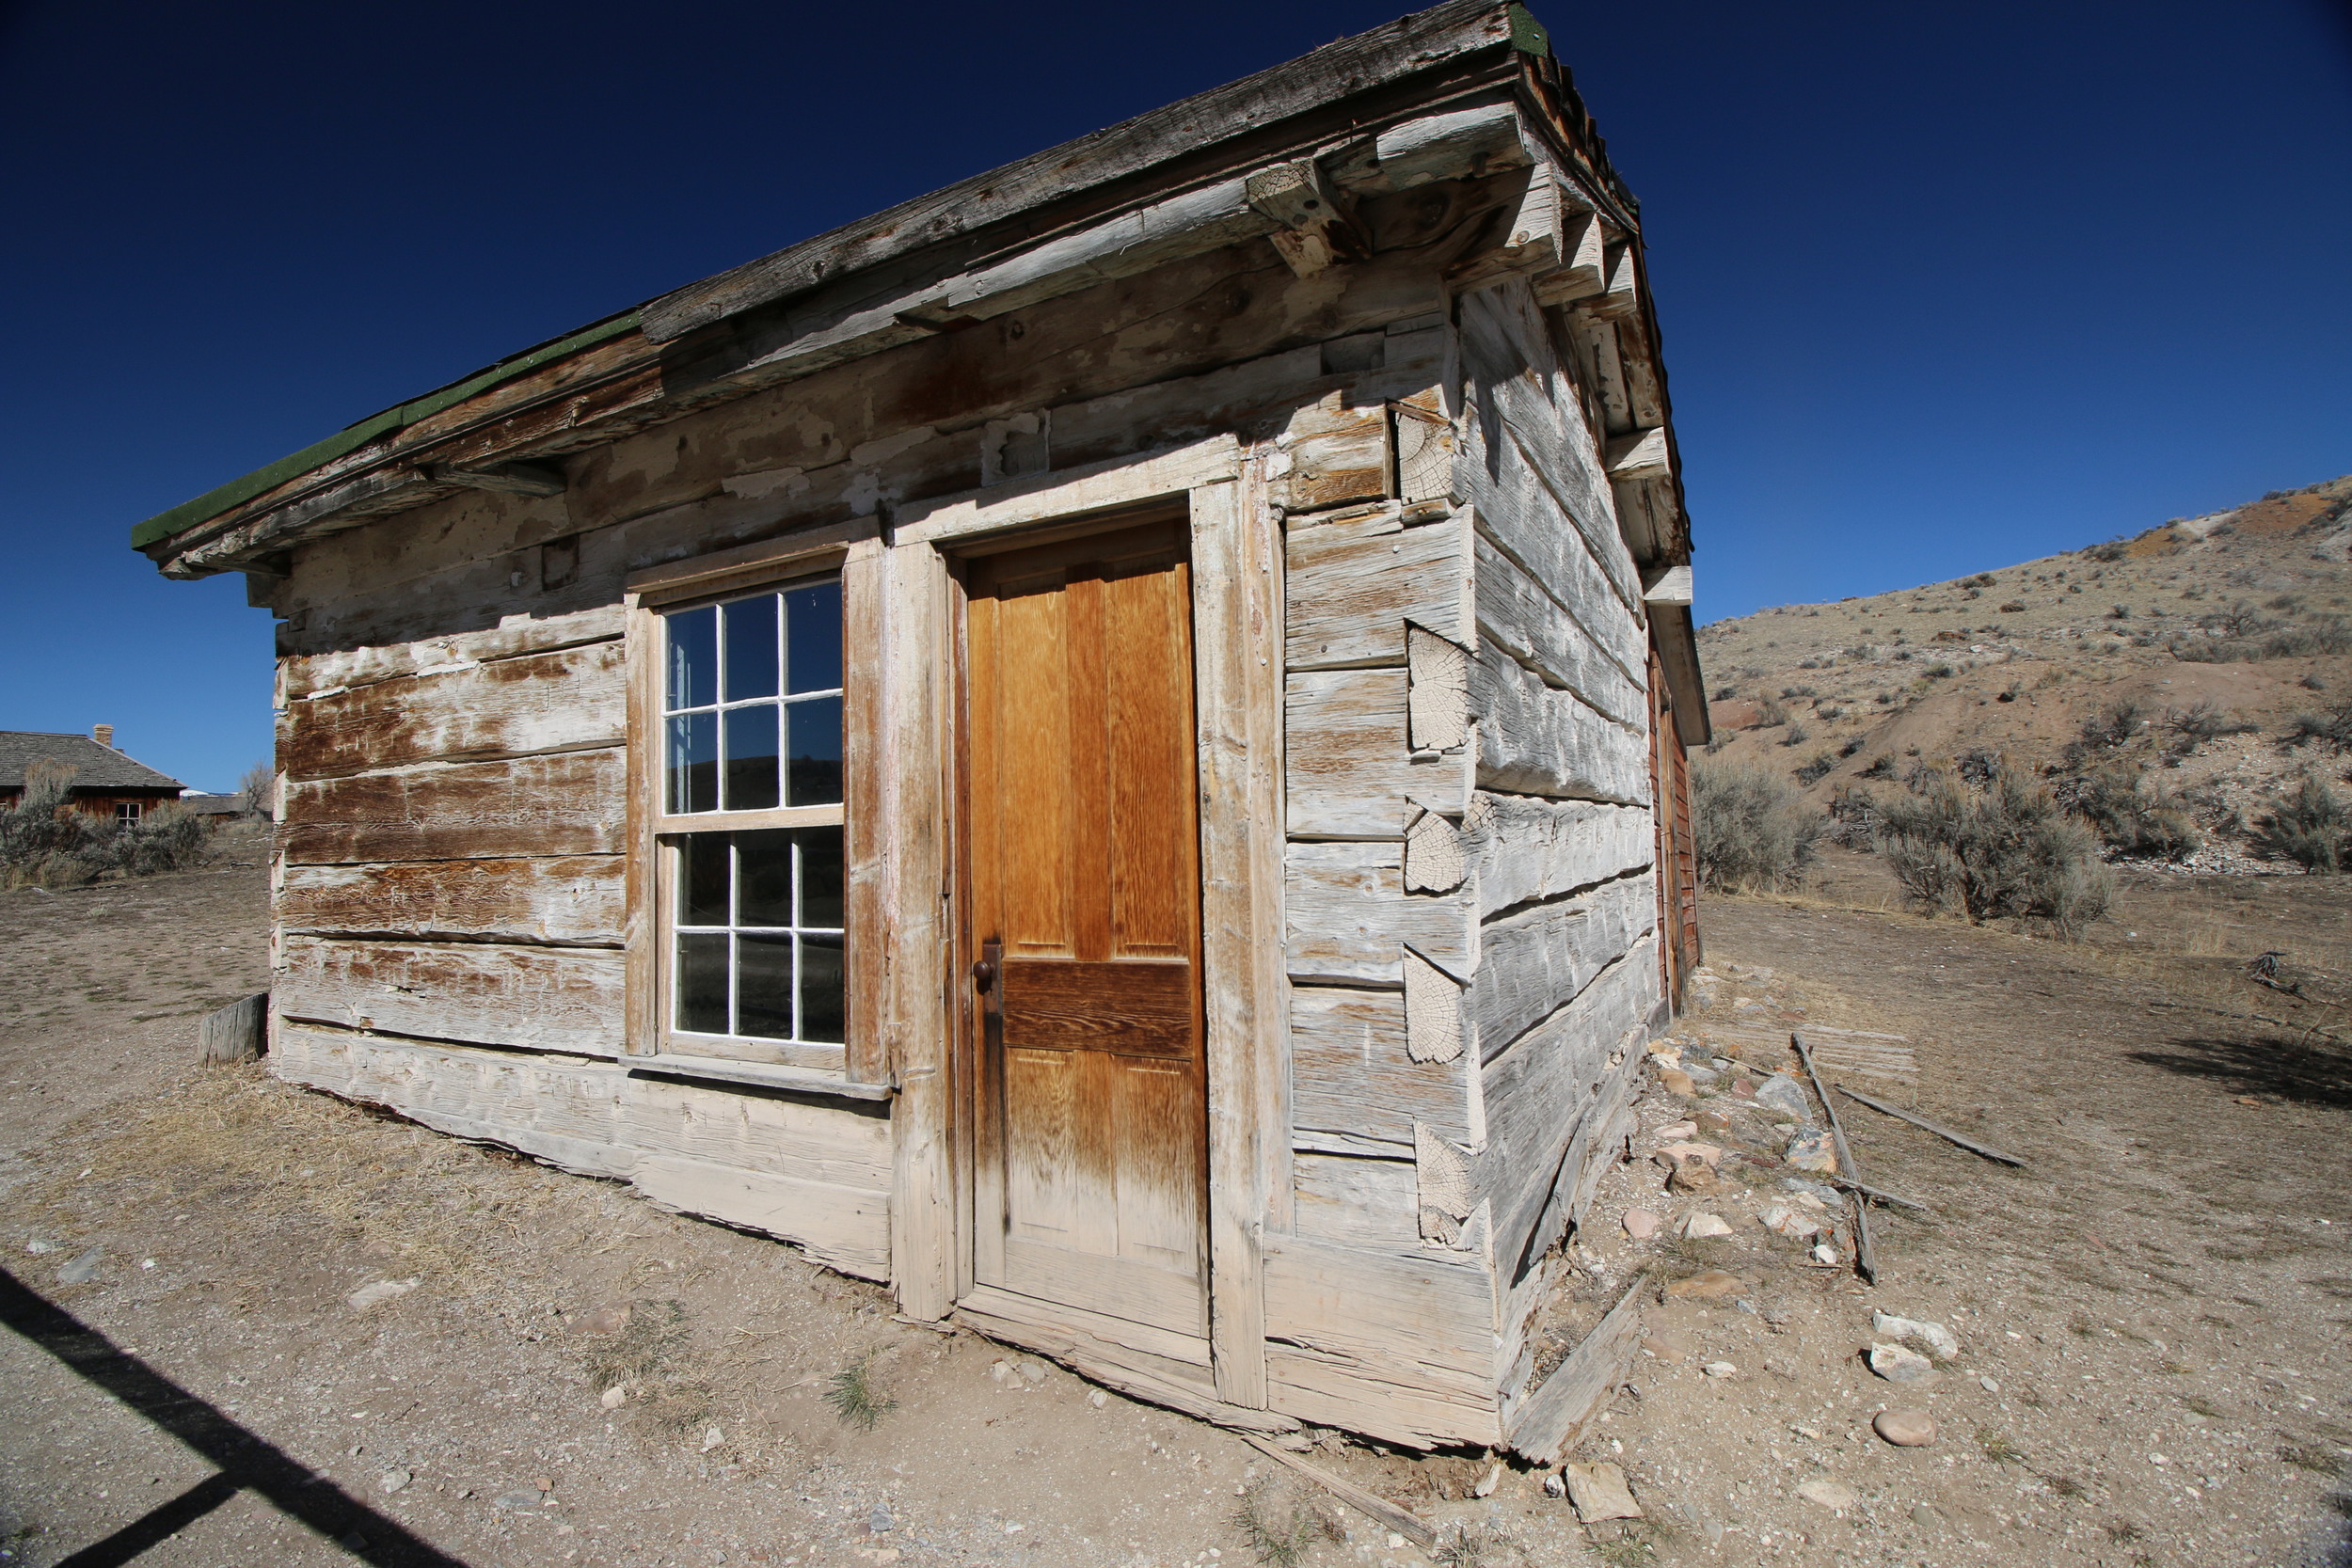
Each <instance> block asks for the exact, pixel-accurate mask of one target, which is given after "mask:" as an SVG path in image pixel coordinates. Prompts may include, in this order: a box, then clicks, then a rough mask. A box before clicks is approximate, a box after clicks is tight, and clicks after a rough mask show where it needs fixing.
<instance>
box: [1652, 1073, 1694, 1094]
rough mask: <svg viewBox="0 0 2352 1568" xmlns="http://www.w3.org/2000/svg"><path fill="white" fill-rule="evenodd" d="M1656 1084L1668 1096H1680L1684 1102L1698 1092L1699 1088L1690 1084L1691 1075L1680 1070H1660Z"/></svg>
mask: <svg viewBox="0 0 2352 1568" xmlns="http://www.w3.org/2000/svg"><path fill="white" fill-rule="evenodd" d="M1658 1082H1659V1084H1660V1085H1661V1086H1662V1087H1663V1088H1664V1089H1665V1091H1666V1092H1667V1093H1668V1094H1676V1095H1680V1096H1681V1097H1682V1098H1683V1099H1685V1100H1688V1099H1689V1098H1691V1096H1692V1095H1694V1094H1696V1093H1698V1092H1699V1086H1698V1085H1696V1084H1694V1083H1692V1082H1691V1075H1690V1074H1689V1073H1687V1072H1685V1071H1683V1070H1682V1069H1680V1068H1674V1067H1670V1068H1663V1069H1660V1071H1659V1074H1658Z"/></svg>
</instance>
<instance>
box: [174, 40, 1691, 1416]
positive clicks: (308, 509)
mask: <svg viewBox="0 0 2352 1568" xmlns="http://www.w3.org/2000/svg"><path fill="white" fill-rule="evenodd" d="M134 543H135V546H137V547H138V548H140V549H142V550H144V551H145V552H146V553H147V554H148V555H149V556H151V558H152V559H153V560H154V561H155V562H157V563H158V564H159V565H160V566H161V568H162V570H163V571H164V572H165V574H166V575H167V576H170V577H174V578H197V577H203V576H207V575H211V574H216V573H222V572H241V573H243V574H245V576H246V578H247V581H248V583H249V585H250V594H251V597H252V599H253V600H254V602H255V603H257V604H260V605H264V606H266V607H268V609H269V610H271V611H272V613H273V614H274V615H275V616H276V617H277V620H278V650H279V657H278V682H277V697H276V702H277V708H278V743H277V768H278V785H277V787H278V802H277V816H278V823H279V827H278V840H277V845H276V849H275V859H274V867H275V869H274V873H273V878H274V880H273V898H274V911H275V915H274V923H275V936H274V941H275V965H276V971H275V981H274V985H273V988H272V991H271V998H270V1008H269V1053H268V1061H269V1063H270V1064H271V1069H272V1070H274V1071H275V1072H276V1073H278V1075H279V1076H281V1077H283V1078H286V1079H289V1080H292V1081H293V1082H294V1083H297V1084H302V1085H311V1086H314V1087H316V1088H318V1089H322V1090H326V1091H328V1092H331V1093H333V1094H336V1095H340V1096H344V1097H347V1098H349V1099H352V1100H355V1101H365V1102H369V1103H373V1104H375V1105H380V1106H384V1107H389V1108H390V1109H391V1110H393V1111H395V1112H398V1113H399V1114H401V1115H403V1116H405V1117H412V1118H414V1119H415V1120H417V1121H419V1122H421V1123H423V1124H425V1125H426V1126H429V1127H432V1128H437V1129H439V1130H441V1131H443V1132H448V1133H451V1134H454V1135H456V1136H459V1137H463V1138H469V1139H477V1140H482V1141H485V1142H489V1143H494V1144H498V1145H502V1146H506V1147H509V1148H515V1149H518V1150H522V1151H524V1152H526V1153H528V1154H530V1155H532V1156H535V1157H536V1158H538V1159H540V1160H543V1161H546V1162H548V1163H550V1164H555V1165H558V1166H562V1167H564V1168H566V1169H569V1170H572V1171H577V1172H581V1173H586V1174H588V1175H593V1176H597V1177H603V1178H608V1179H611V1180H616V1181H623V1182H628V1183H630V1184H632V1185H633V1187H634V1188H635V1189H636V1191H637V1192H639V1193H640V1194H642V1195H643V1196H644V1197H645V1198H647V1199H649V1200H651V1201H653V1202H655V1203H658V1204H660V1205H663V1206H666V1207H668V1208H670V1209H672V1210H675V1211H679V1212H687V1213H691V1214H696V1215H702V1216H707V1217H708V1218H710V1219H713V1220H717V1221H721V1222H723V1223H725V1224H727V1225H729V1226H733V1227H739V1228H742V1229H744V1230H748V1231H754V1232H757V1233H760V1234H762V1235H765V1236H769V1237H773V1238H776V1239H778V1240H779V1241H782V1242H786V1243H791V1244H792V1245H794V1246H796V1247H799V1248H801V1249H803V1251H804V1252H805V1253H806V1255H807V1256H808V1257H809V1258H811V1259H815V1260H817V1261H818V1262H820V1263H823V1264H825V1265H827V1266H830V1267H831V1268H834V1269H836V1270H840V1271H843V1272H845V1273H848V1274H850V1275H860V1276H864V1277H866V1278H867V1279H871V1280H876V1281H881V1282H884V1283H886V1285H887V1286H888V1288H889V1290H890V1291H892V1292H893V1293H894V1295H895V1298H896V1300H897V1302H898V1306H899V1307H900V1309H901V1311H902V1312H903V1313H904V1314H906V1315H908V1316H910V1317H912V1318H915V1319H919V1320H925V1321H939V1320H946V1319H952V1320H954V1321H956V1322H959V1323H963V1324H966V1325H969V1326H971V1327H974V1328H976V1329H977V1330H980V1331H982V1332H985V1333H987V1334H990V1335H993V1336H996V1337H998V1338H1002V1339H1004V1340H1007V1341H1009V1342H1012V1343H1016V1344H1020V1345H1024V1346H1028V1347H1031V1348H1033V1349H1035V1350H1037V1351H1040V1352H1041V1353H1043V1354H1048V1355H1051V1356H1055V1357H1057V1358H1058V1359H1060V1360H1062V1361H1063V1362H1065V1363H1067V1364H1068V1365H1070V1366H1072V1367H1073V1368H1075V1369H1077V1370H1080V1371H1082V1372H1084V1373H1086V1374H1087V1375H1089V1376H1091V1377H1094V1378H1096V1379H1098V1380H1100V1381H1102V1382H1104V1383H1106V1384H1108V1385H1111V1386H1116V1387H1118V1388H1120V1389H1122V1390H1124V1391H1126V1392H1128V1393H1131V1394H1133V1395H1136V1397H1139V1398H1144V1399H1149V1400H1153V1401H1157V1402H1162V1403H1164V1404H1167V1405H1169V1406H1173V1407H1176V1408H1178V1409H1182V1410H1185V1411H1189V1412H1191V1413H1194V1414H1196V1415H1200V1416H1202V1417H1205V1418H1211V1419H1216V1420H1219V1421H1224V1422H1227V1423H1230V1424H1232V1425H1235V1426H1239V1427H1242V1428H1245V1429H1252V1430H1259V1431H1279V1430H1287V1429H1291V1428H1295V1427H1296V1426H1298V1425H1299V1424H1300V1423H1302V1422H1312V1423H1320V1424H1324V1425H1328V1426H1333V1427H1339V1428H1344V1429H1347V1430H1350V1431H1354V1432H1359V1433H1368V1434H1371V1435H1374V1436H1376V1437H1379V1438H1381V1439H1384V1440H1387V1441H1390V1442H1393V1443H1399V1444H1406V1445H1413V1446H1419V1447H1435V1446H1440V1445H1462V1444H1484V1445H1505V1444H1508V1445H1512V1446H1515V1447H1517V1448H1518V1449H1520V1450H1521V1451H1523V1452H1528V1453H1535V1454H1541V1453H1543V1452H1546V1451H1550V1450H1556V1449H1558V1448H1559V1446H1560V1445H1561V1443H1562V1441H1563V1440H1564V1438H1565V1435H1566V1434H1568V1433H1572V1432H1573V1430H1574V1428H1575V1427H1576V1425H1577V1424H1578V1423H1579V1422H1581V1420H1582V1419H1583V1418H1584V1417H1585V1416H1586V1415H1587V1414H1589V1412H1590V1408H1591V1405H1592V1403H1593V1402H1594V1398H1595V1395H1594V1394H1593V1391H1592V1390H1593V1389H1594V1388H1595V1387H1598V1388H1601V1389H1604V1390H1605V1388H1606V1386H1608V1384H1609V1383H1610V1382H1611V1381H1612V1376H1611V1374H1610V1372H1609V1370H1608V1368H1607V1366H1606V1365H1605V1363H1606V1361H1607V1358H1608V1355H1609V1354H1616V1355H1619V1356H1622V1354H1623V1350H1624V1336H1623V1334H1622V1333H1621V1332H1619V1331H1618V1330H1617V1329H1615V1328H1610V1329H1609V1330H1608V1332H1607V1333H1605V1334H1600V1335H1597V1336H1595V1341H1594V1344H1595V1346H1597V1347H1598V1348H1593V1347H1587V1346H1580V1347H1579V1348H1578V1350H1577V1352H1576V1353H1575V1354H1573V1355H1571V1356H1569V1358H1568V1360H1567V1361H1566V1362H1564V1363H1560V1364H1559V1365H1558V1366H1557V1367H1553V1366H1551V1365H1549V1363H1550V1362H1553V1361H1556V1360H1557V1359H1558V1358H1557V1356H1556V1355H1547V1356H1544V1357H1542V1358H1541V1360H1540V1362H1539V1356H1538V1346H1537V1344H1536V1339H1537V1338H1538V1336H1537V1335H1536V1334H1535V1332H1534V1328H1533V1326H1532V1325H1533V1323H1534V1318H1535V1314H1536V1311H1537V1308H1538V1307H1539V1306H1540V1305H1541V1304H1542V1302H1543V1300H1544V1298H1545V1296H1546V1293H1547V1291H1549V1289H1550V1288H1551V1286H1552V1285H1553V1283H1554V1281H1555V1280H1556V1278H1557V1275H1558V1270H1559V1269H1560V1268H1561V1266H1562V1264H1561V1243H1562V1242H1563V1240H1564V1238H1566V1237H1568V1236H1569V1235H1571V1234H1572V1232H1573V1229H1574V1227H1576V1226H1577V1225H1578V1224H1579V1223H1580V1222H1581V1219H1582V1216H1583V1212H1584V1208H1585V1206H1586V1204H1587V1202H1588V1201H1589V1199H1590V1196H1591V1194H1592V1192H1593V1189H1594V1185H1595V1183H1596V1182H1597V1180H1598V1178H1599V1176H1600V1174H1601V1173H1602V1172H1603V1171H1604V1170H1605V1169H1606V1168H1607V1166H1608V1164H1610V1163H1611V1162H1612V1161H1613V1160H1614V1159H1617V1158H1619V1157H1621V1155H1622V1154H1623V1152H1624V1150H1625V1148H1627V1132H1628V1129H1629V1125H1630V1123H1629V1111H1628V1109H1627V1107H1628V1103H1629V1091H1630V1086H1631V1085H1632V1083H1633V1079H1634V1074H1635V1073H1636V1071H1637V1070H1638V1069H1639V1066H1640V1064H1641V1062H1642V1060H1643V1054H1644V1053H1643V1048H1644V1045H1645V1041H1646V1039H1647V1038H1648V1037H1649V1036H1650V1034H1651V1032H1653V1031H1654V1030H1656V1029H1657V1028H1659V1027H1660V1026H1661V1023H1662V1022H1663V1021H1664V1020H1666V1019H1667V1018H1668V1017H1670V1016H1671V1010H1672V1007H1673V1006H1674V998H1675V996H1676V994H1677V989H1678V986H1679V982H1680V977H1681V975H1682V974H1683V973H1684V972H1685V971H1686V970H1687V969H1688V968H1689V967H1690V966H1691V965H1692V963H1693V962H1694V961H1695V958H1696V952H1695V949H1696V941H1697V937H1696V926H1695V920H1694V902H1693V901H1694V897H1695V893H1694V885H1693V880H1692V870H1691V856H1690V851H1689V847H1688V845H1689V828H1688V822H1687V797H1686V792H1685V790H1684V787H1683V775H1684V757H1685V750H1686V748H1688V747H1690V746H1692V745H1696V744H1699V743H1702V742H1703V741H1704V740H1705V739H1706V737H1707V733H1708V732H1707V719H1706V706H1705V703H1704V700H1703V694H1702V689H1701V683H1700V676H1699V669H1698V662H1697V657H1696V652H1695V646H1694V642H1693V638H1692V624H1691V616H1690V598H1691V593H1690V582H1691V577H1690V564H1689V563H1690V553H1691V546H1690V531H1689V527H1688V524H1687V521H1686V518H1685V515H1684V508H1683V500H1682V491H1681V483H1680V478H1679V471H1678V467H1677V451H1676V446H1675V440H1674V434H1673V429H1672V426H1671V424H1670V422H1669V420H1668V404H1667V395H1666V379H1665V374H1664V371H1663V367H1662V365H1661V361H1660V357H1659V340H1658V330H1657V325H1656V317H1655V312H1654V310H1653V309H1652V305H1651V301H1650V296H1649V292H1648V288H1647V286H1646V274H1645V263H1644V256H1643V250H1642V243H1641V225H1640V211H1639V208H1638V206H1637V205H1636V204H1635V202H1634V199H1633V198H1632V196H1631V195H1630V194H1629V192H1628V191H1627V189H1626V188H1625V186H1624V185H1623V184H1622V182H1620V181H1619V180H1618V178H1617V176H1616V175H1615V174H1614V173H1613V170H1612V168H1611V166H1610V165H1609V162H1608V160H1607V158H1606V156H1605V153H1604V150H1603V146H1602V143H1601V140H1600V138H1599V136H1598V135H1597V134H1596V132H1595V130H1594V127H1593V124H1592V121H1591V120H1590V119H1589V118H1588V116H1587V115H1586V113H1585V110H1584V108H1583V107H1582V105H1581V102H1580V100H1579V98H1578V96H1577V94H1576V92H1575V90H1574V88H1573V87H1572V84H1571V82H1570V79H1569V75H1568V73H1567V71H1565V69H1564V68H1563V67H1562V66H1561V65H1560V64H1559V62H1558V61H1557V60H1556V59H1555V58H1554V57H1553V56H1552V55H1551V53H1550V50H1549V42H1548V40H1547V36H1546V34H1545V32H1544V31H1543V29H1542V28H1541V27H1540V25H1538V24H1536V22H1535V21H1534V19H1533V18H1532V17H1531V16H1529V15H1528V14H1527V13H1526V12H1525V11H1524V10H1522V9H1520V8H1518V7H1517V6H1514V5H1498V4H1492V3H1488V0H1455V3H1454V4H1448V5H1444V6H1439V7H1438V8H1434V9H1431V10H1426V11H1423V12H1421V13H1419V14H1417V15H1414V16H1410V17H1407V18H1405V19H1404V20H1402V21H1399V22H1397V23H1394V24H1390V25H1388V26H1384V27H1381V28H1379V29H1376V30H1375V31H1373V32H1370V33H1366V34H1363V35H1361V36H1359V37H1356V38H1351V39H1346V40H1341V41H1339V42H1336V43H1333V44H1331V45H1329V46H1327V47H1325V48H1323V49H1319V50H1317V51H1315V52H1314V53H1313V54H1311V55H1306V56H1304V57H1302V58H1300V59H1297V60H1295V61H1292V62H1291V63H1289V64H1286V65H1281V66H1278V67H1275V68H1273V69H1271V70H1267V71H1261V72H1259V73H1258V74H1256V75H1253V76H1249V77H1247V78H1245V79H1243V80H1240V81H1237V82H1235V83H1233V84H1232V85H1230V86H1228V87H1219V88H1217V89H1216V90H1214V91H1210V92H1206V93H1203V94H1201V95H1200V96H1198V97H1195V98H1192V99H1189V100H1187V101H1185V102H1184V103H1177V104H1175V105H1173V106H1171V107H1168V108H1166V109H1163V110H1160V111H1158V112H1156V113H1152V114H1149V115H1145V116H1143V117H1141V118H1139V119H1134V120H1130V121H1127V122H1125V123H1123V124H1120V125H1117V126H1113V127H1112V128H1110V129H1108V130H1105V131H1102V132H1099V133H1096V134H1094V135H1089V136H1086V137H1083V138H1081V139H1079V140H1077V141H1074V142H1072V143H1069V144H1067V145H1065V146H1062V147H1057V148H1054V149H1052V150H1048V151H1045V152H1041V153H1039V154H1037V155H1036V156H1034V157H1032V158H1029V159H1026V160H1025V161H1023V162H1020V163H1016V164H1013V165H1010V166H1007V167H1004V168H1000V169H995V170H993V171H991V172H989V173H986V174H982V175H979V176H977V177H975V178H973V179H971V180H967V181H965V182H962V183H961V184H958V185H954V186H950V187H948V188H946V189H945V190H942V191H938V192H936V193H933V194H931V195H929V196H925V197H922V198H917V199H915V200H913V201H909V202H907V203H905V204H903V205H901V206H899V207H896V208H893V209H892V210H890V211H888V212H885V213H882V214H879V215H877V216H875V217H872V218H870V219H867V220H866V221H864V222H861V223H856V224H851V225H850V226H848V227H846V228H843V229H840V230H834V231H833V232H830V233H826V234H822V235H819V236H818V237H817V238H814V239H811V240H807V241H804V242H803V243H801V244H798V245H792V246H790V247H789V248H787V249H785V250H781V251H778V252H776V253H775V254H773V255H771V256H766V257H763V258H761V259H759V260H756V261H750V262H747V263H745V264H743V265H742V266H739V267H737V268H736V269H734V270H733V271H730V272H726V273H723V274H721V275H719V276H717V277H711V278H707V279H705V280H704V281H701V282H698V283H693V284H691V285H689V286H687V287H684V288H681V289H679V290H677V291H675V293H669V294H666V295H663V296H662V297H660V298H659V299H655V300H653V301H651V302H649V303H647V304H644V305H642V306H640V307H638V308H636V309H630V310H626V311H623V312H621V313H620V314H617V315H614V316H612V317H609V318H607V319H606V320H603V321H599V322H596V323H594V324H591V325H588V326H585V327H583V328H581V329H580V330H579V331H577V332H574V333H571V334H569V335H567V336H565V337H563V338H560V339H557V340H555V341H551V342H548V343H544V344H541V345H539V346H538V347H535V348H532V349H531V350H529V351H527V352H525V353H522V354H519V355H516V356H513V357H512V358H509V359H505V360H502V361H501V362H499V363H498V364H495V365H492V366H490V367H489V368H487V369H485V370H484V371H481V372H477V373H475V374H473V375H470V376H468V377H466V378H464V379H463V380H460V381H457V382H454V383H453V384H452V385H450V386H447V387H444V388H440V389H438V390H436V391H433V392H429V393H426V394H424V395H422V396H421V397H419V398H417V399H415V400H413V401H411V402H409V403H406V404H401V405H400V406H398V407H396V408H392V409H389V410H387V411H385V412H383V413H381V414H378V415H375V416H373V417H372V418H370V419H367V420H361V421H359V422H358V423H357V424H354V425H352V426H350V427H349V428H348V429H346V430H343V431H342V432H341V433H339V434H337V435H335V436H329V437H327V438H326V440H323V441H321V442H319V443H317V444H316V445H314V446H312V447H310V448H308V449H306V450H304V451H299V452H296V453H294V454H293V455H292V456H290V457H288V458H286V459H284V460H282V461H281V462H279V463H277V464H275V465H273V466H271V467H267V468H264V469H262V470H261V471H260V472H258V473H255V474H252V475H249V476H247V477H246V478H245V479H242V480H238V481H236V482H234V483H230V484H228V485H225V486H223V487H221V488H219V489H216V490H215V491H213V492H211V493H210V494H207V495H205V496H202V497H199V499H195V500H193V501H190V502H188V503H187V504H186V505H183V506H181V507H178V508H175V509H174V510H173V511H171V512H167V513H166V514H164V515H161V516H158V517H155V518H152V519H151V520H150V521H148V522H147V523H145V524H142V525H141V526H140V527H139V528H138V529H137V530H136V531H135V535H134ZM1621 1319H1622V1314H1614V1315H1613V1317H1612V1319H1611V1323H1617V1322H1619V1321H1620V1320H1621ZM1603 1340H1606V1341H1607V1342H1606V1344H1605V1345H1602V1344H1600V1341H1603ZM1588 1348H1591V1349H1592V1354H1587V1349H1588ZM1539 1364H1541V1365H1542V1366H1543V1369H1544V1371H1545V1372H1546V1373H1548V1374H1549V1375H1539V1373H1538V1367H1539Z"/></svg>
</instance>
